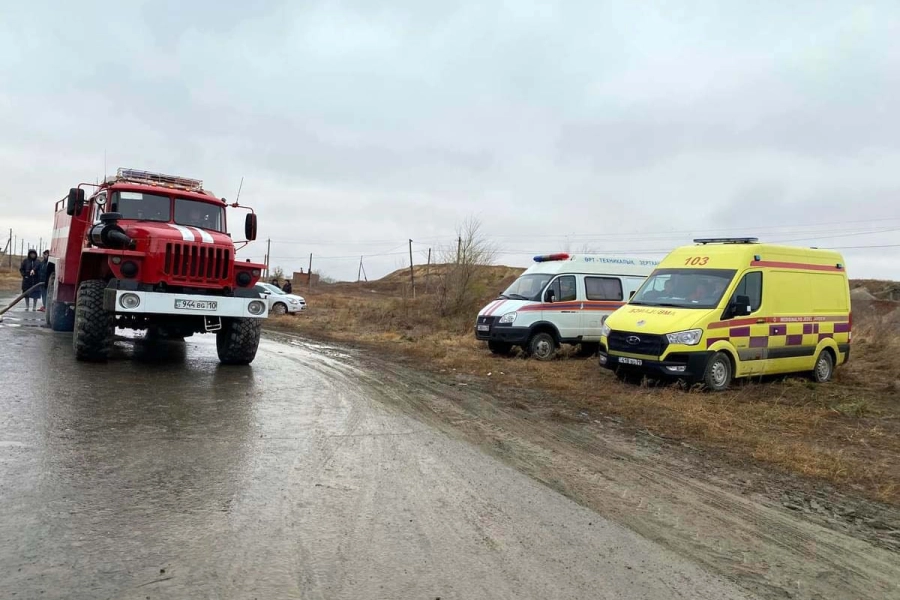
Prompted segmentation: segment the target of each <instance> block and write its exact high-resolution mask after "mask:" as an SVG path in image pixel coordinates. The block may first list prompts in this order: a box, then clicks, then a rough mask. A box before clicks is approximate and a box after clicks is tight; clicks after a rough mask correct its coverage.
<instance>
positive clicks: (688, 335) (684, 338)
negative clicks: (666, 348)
mask: <svg viewBox="0 0 900 600" xmlns="http://www.w3.org/2000/svg"><path fill="white" fill-rule="evenodd" d="M702 337H703V330H702V329H689V330H688V331H679V332H677V333H668V334H666V338H667V339H668V340H669V343H670V344H680V345H682V346H696V345H697V344H699V343H700V338H702Z"/></svg>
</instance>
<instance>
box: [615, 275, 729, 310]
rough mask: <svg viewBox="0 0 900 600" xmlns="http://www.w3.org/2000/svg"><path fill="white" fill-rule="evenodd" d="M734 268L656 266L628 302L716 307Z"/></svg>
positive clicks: (679, 306) (640, 304)
mask: <svg viewBox="0 0 900 600" xmlns="http://www.w3.org/2000/svg"><path fill="white" fill-rule="evenodd" d="M736 272H737V271H735V270H733V269H657V270H656V271H654V272H653V274H652V275H650V277H649V278H648V279H647V281H645V282H644V285H642V286H641V289H639V290H638V292H637V293H636V294H635V295H634V298H632V299H631V301H630V302H629V304H636V305H638V306H669V307H674V308H715V307H717V306H718V305H719V302H720V301H721V300H722V295H723V294H724V293H725V290H727V289H728V285H729V284H730V283H731V280H732V279H734V274H735V273H736Z"/></svg>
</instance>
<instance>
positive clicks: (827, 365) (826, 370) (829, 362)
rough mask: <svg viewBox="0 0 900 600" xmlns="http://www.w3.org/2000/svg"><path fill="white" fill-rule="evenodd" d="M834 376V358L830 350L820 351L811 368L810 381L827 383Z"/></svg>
mask: <svg viewBox="0 0 900 600" xmlns="http://www.w3.org/2000/svg"><path fill="white" fill-rule="evenodd" d="M832 375H834V356H833V355H832V354H831V350H827V349H826V350H822V351H821V352H820V353H819V358H817V359H816V366H815V367H813V371H812V380H813V381H815V382H816V383H828V382H829V381H831V377H832Z"/></svg>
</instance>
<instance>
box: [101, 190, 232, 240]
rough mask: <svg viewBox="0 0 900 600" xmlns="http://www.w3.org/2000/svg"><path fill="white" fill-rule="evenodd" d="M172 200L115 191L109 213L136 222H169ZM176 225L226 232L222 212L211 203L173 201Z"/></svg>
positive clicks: (222, 209) (180, 199)
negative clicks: (119, 214) (114, 213)
mask: <svg viewBox="0 0 900 600" xmlns="http://www.w3.org/2000/svg"><path fill="white" fill-rule="evenodd" d="M172 203H173V201H172V198H171V197H170V196H161V195H159V194H146V193H144V192H129V191H122V192H114V193H113V195H112V207H111V208H112V212H118V213H121V215H122V218H123V219H134V220H136V221H159V222H161V223H168V222H170V221H172V220H173V219H172ZM174 204H175V218H174V221H175V223H178V224H179V225H188V226H190V227H202V228H203V229H211V230H212V231H224V230H225V214H224V212H225V209H224V207H222V206H216V205H215V204H212V203H210V202H202V201H199V200H188V199H186V198H175V199H174Z"/></svg>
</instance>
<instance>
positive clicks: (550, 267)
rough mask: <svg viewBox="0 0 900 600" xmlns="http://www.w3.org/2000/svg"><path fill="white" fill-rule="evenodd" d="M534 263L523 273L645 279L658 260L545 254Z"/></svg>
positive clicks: (536, 258) (537, 257)
mask: <svg viewBox="0 0 900 600" xmlns="http://www.w3.org/2000/svg"><path fill="white" fill-rule="evenodd" d="M534 258H535V262H534V264H532V265H531V266H530V267H528V269H527V270H526V271H525V273H523V275H528V274H531V273H549V274H552V275H557V274H559V273H590V274H596V275H633V276H637V277H647V276H648V275H650V273H652V272H653V269H655V268H656V266H657V265H658V264H659V261H658V260H654V259H648V258H634V257H627V256H603V255H600V254H567V253H560V254H546V255H542V256H535V257H534Z"/></svg>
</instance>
